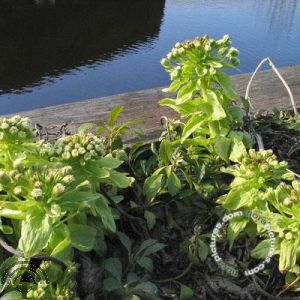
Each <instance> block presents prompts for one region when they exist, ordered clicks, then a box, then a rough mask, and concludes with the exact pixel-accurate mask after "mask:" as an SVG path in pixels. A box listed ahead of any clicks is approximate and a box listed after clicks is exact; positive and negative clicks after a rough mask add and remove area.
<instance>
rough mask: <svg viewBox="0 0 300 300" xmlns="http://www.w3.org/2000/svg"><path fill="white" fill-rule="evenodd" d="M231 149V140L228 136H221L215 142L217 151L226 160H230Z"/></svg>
mask: <svg viewBox="0 0 300 300" xmlns="http://www.w3.org/2000/svg"><path fill="white" fill-rule="evenodd" d="M230 150H231V140H230V139H228V138H226V137H220V138H218V139H217V140H216V142H215V151H216V153H217V154H218V155H219V156H220V157H221V158H222V159H223V160H225V161H226V162H229V155H230Z"/></svg>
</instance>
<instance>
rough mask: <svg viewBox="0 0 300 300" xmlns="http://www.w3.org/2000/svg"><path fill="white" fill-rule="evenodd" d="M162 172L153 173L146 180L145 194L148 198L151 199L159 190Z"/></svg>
mask: <svg viewBox="0 0 300 300" xmlns="http://www.w3.org/2000/svg"><path fill="white" fill-rule="evenodd" d="M162 177H163V175H162V174H156V175H152V176H151V177H148V178H147V179H146V180H145V183H144V186H143V194H144V195H145V196H146V200H147V201H149V200H151V199H152V198H153V197H154V196H155V195H156V194H157V193H158V191H159V189H160V188H161V185H162Z"/></svg>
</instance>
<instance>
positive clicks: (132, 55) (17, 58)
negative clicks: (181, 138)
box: [0, 0, 300, 114]
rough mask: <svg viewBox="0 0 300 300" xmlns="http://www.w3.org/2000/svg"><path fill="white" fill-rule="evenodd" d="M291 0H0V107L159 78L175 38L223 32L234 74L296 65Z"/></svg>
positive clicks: (298, 38) (298, 41)
mask: <svg viewBox="0 0 300 300" xmlns="http://www.w3.org/2000/svg"><path fill="white" fill-rule="evenodd" d="M299 2H300V0H288V1H287V0H227V1H226V0H214V1H213V0H166V1H165V0H35V1H33V0H1V3H0V114H5V113H13V112H17V111H24V110H28V109H33V108H38V107H45V106H49V105H55V104H61V103H68V102H73V101H77V100H83V99H88V98H95V97H101V96H106V95H113V94H117V93H122V92H128V91H134V90H141V89H146V88H151V87H157V86H163V85H167V84H168V83H169V78H168V75H167V74H166V73H165V72H164V71H163V69H162V67H161V66H160V63H159V61H160V59H161V58H162V57H163V56H165V54H166V53H167V52H168V51H169V50H170V48H172V46H173V45H174V44H175V43H176V42H177V41H181V40H185V39H189V38H194V37H195V36H197V35H203V34H209V35H210V36H212V37H215V38H219V37H221V36H223V34H225V33H228V34H230V35H231V37H232V41H233V45H234V46H236V47H237V48H238V49H239V50H240V52H241V56H240V59H241V66H240V69H239V70H238V71H237V72H249V71H252V70H253V69H254V68H255V66H256V65H257V63H258V62H259V61H260V60H261V59H262V58H264V57H266V56H269V57H271V58H272V60H273V61H274V63H275V64H276V65H277V66H279V67H281V66H287V65H295V64H300V4H299Z"/></svg>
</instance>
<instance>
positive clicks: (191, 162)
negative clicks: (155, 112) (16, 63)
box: [0, 35, 300, 300]
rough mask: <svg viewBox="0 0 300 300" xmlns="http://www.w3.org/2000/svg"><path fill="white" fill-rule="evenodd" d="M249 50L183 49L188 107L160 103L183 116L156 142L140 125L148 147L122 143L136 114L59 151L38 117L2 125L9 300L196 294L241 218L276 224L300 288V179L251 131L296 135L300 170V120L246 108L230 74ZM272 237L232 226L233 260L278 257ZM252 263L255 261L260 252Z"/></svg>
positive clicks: (197, 42)
mask: <svg viewBox="0 0 300 300" xmlns="http://www.w3.org/2000/svg"><path fill="white" fill-rule="evenodd" d="M238 55H239V52H238V50H237V49H235V48H234V47H232V46H231V41H230V38H229V36H228V35H225V36H224V37H223V38H221V39H219V40H214V39H212V38H209V37H208V36H204V37H198V38H196V39H194V40H190V41H185V42H182V43H177V44H176V45H175V47H174V48H173V49H172V50H171V52H170V53H169V54H167V57H166V58H164V59H163V60H162V61H161V63H162V65H163V66H164V68H165V70H166V71H167V72H168V73H170V78H171V81H172V82H171V84H170V86H169V87H168V88H167V89H166V91H168V92H172V93H175V95H174V99H173V98H166V99H163V100H161V102H160V103H161V105H163V106H167V107H170V108H171V109H173V110H175V111H176V112H177V113H178V119H176V120H170V119H168V118H166V117H164V118H162V121H164V131H163V132H162V134H161V136H160V138H159V140H158V141H157V142H154V143H152V144H144V143H143V141H142V137H143V133H142V132H141V130H139V129H135V132H136V134H137V136H138V141H137V143H136V144H134V145H133V146H132V147H130V148H126V147H125V146H124V144H123V140H122V136H123V135H125V134H127V133H128V131H129V130H130V129H131V128H132V127H133V126H135V125H137V124H138V123H139V122H137V121H128V122H125V123H119V122H118V118H119V116H120V114H121V113H122V111H123V109H124V108H123V107H115V108H113V110H112V111H111V113H110V114H109V118H108V121H107V122H104V123H102V124H100V126H99V127H98V128H97V129H96V130H95V131H93V133H92V132H91V130H92V129H94V128H95V127H96V125H95V124H91V123H89V124H84V125H82V126H81V127H80V128H79V131H78V133H76V134H73V135H71V136H65V137H62V138H59V139H58V140H56V141H54V142H53V143H48V142H45V141H43V140H40V141H37V140H36V139H35V131H34V129H33V126H32V125H31V122H30V120H29V119H28V118H24V117H20V116H15V117H12V118H1V119H0V244H1V245H2V246H3V247H4V249H5V250H6V251H4V250H3V251H0V262H1V266H0V293H1V296H2V295H3V297H4V299H24V298H26V299H45V300H46V299H49V300H51V299H60V300H71V299H87V300H93V299H124V300H141V299H146V300H158V299H164V298H170V299H171V298H172V299H180V300H183V299H193V297H194V296H195V297H197V296H198V295H199V291H200V289H199V285H198V283H199V282H201V284H202V280H203V278H202V277H201V278H200V277H199V274H202V273H203V272H206V268H207V265H208V264H209V263H208V260H207V257H208V256H209V254H210V248H209V244H208V243H209V238H210V237H211V233H212V230H213V224H214V222H215V220H216V219H217V218H219V217H220V216H222V215H223V214H224V213H226V212H236V211H239V210H242V211H251V212H253V213H255V214H256V215H257V216H260V217H262V218H263V219H264V220H266V222H267V223H269V224H271V229H272V231H273V232H274V235H275V239H276V242H275V255H276V256H277V259H278V260H279V263H278V267H279V268H278V269H279V271H280V272H282V273H283V272H286V273H287V276H286V282H287V283H291V282H292V283H291V287H292V286H293V287H294V286H295V285H296V284H297V283H299V281H300V277H299V273H300V265H299V253H300V252H299V249H300V236H299V230H300V221H299V220H300V184H299V181H297V180H295V178H297V177H298V175H297V174H295V173H293V172H292V171H290V169H289V167H290V165H289V164H288V162H289V163H290V160H288V162H285V161H284V160H283V159H282V157H281V156H280V157H279V156H277V155H275V154H274V153H273V150H271V149H270V150H263V151H257V150H255V149H250V148H253V147H255V140H253V139H252V136H251V135H250V134H249V133H253V132H254V133H256V131H259V132H260V133H261V134H262V135H263V138H264V137H265V136H266V135H268V134H269V135H270V134H271V135H272V134H273V133H275V134H282V130H283V129H284V130H287V132H289V133H291V134H292V135H293V138H292V139H290V140H292V141H293V145H290V144H289V150H288V151H287V153H288V154H287V156H286V157H287V158H288V159H289V158H291V157H292V159H293V161H297V159H298V150H299V145H298V144H299V138H298V137H297V134H298V133H299V126H298V125H299V119H298V117H297V116H295V117H291V116H289V115H286V114H282V113H279V112H275V115H273V116H271V117H270V116H267V117H259V118H258V117H254V118H252V116H251V114H250V113H249V102H248V101H247V99H242V102H243V107H240V106H239V105H238V104H237V102H236V101H237V100H238V96H237V94H236V93H235V91H234V89H233V86H232V84H231V81H230V77H229V76H228V75H227V74H226V71H227V70H229V69H232V68H235V67H237V66H238V64H239V59H238V58H237V56H238ZM272 148H273V146H272ZM274 148H276V147H274ZM249 149H250V150H249ZM275 151H276V149H275ZM276 154H280V151H277V152H276ZM293 167H294V165H293ZM222 234H224V232H223V233H222ZM267 234H268V232H267V229H266V228H265V227H264V226H262V224H260V223H259V222H258V221H257V220H254V219H253V220H252V219H249V218H246V217H239V218H234V219H231V220H230V222H229V225H228V228H227V238H228V240H229V244H230V246H229V251H231V250H232V248H233V246H234V243H235V242H240V241H245V239H247V240H251V243H253V244H254V246H255V247H254V249H253V250H252V251H248V248H247V249H246V251H245V252H250V253H248V254H249V255H250V254H251V256H252V259H253V258H259V259H262V258H265V257H266V256H267V255H268V249H269V247H270V244H269V241H268V235H267ZM219 242H220V241H219V240H218V243H219ZM223 249H225V248H223ZM237 252H238V251H237ZM238 254H239V255H238V263H239V264H240V265H242V264H246V265H248V264H249V256H248V257H247V260H246V261H245V259H244V258H243V259H244V260H243V261H242V260H239V259H240V256H241V255H240V252H238ZM194 266H197V267H198V268H200V272H199V269H197V272H194V269H193V267H194ZM209 268H210V267H209ZM210 269H211V268H210ZM179 270H182V271H180V272H179ZM266 271H267V272H269V273H271V274H272V272H273V271H274V270H273V271H271V269H268V270H266ZM267 272H266V273H267ZM166 275H168V276H169V278H165V277H166ZM206 275H207V274H206ZM188 276H189V277H188ZM207 276H208V275H207ZM207 276H206V277H207ZM206 277H205V278H206ZM262 278H263V277H262ZM199 279H200V280H199ZM205 280H206V279H205ZM268 282H269V280H268ZM170 283H172V284H170ZM208 283H209V282H208ZM165 285H168V288H165V287H166V286H165ZM208 285H209V284H208ZM191 286H193V288H192V287H191ZM224 286H225V285H224ZM170 287H172V289H171V291H169V290H170ZM289 288H290V287H289ZM202 292H203V290H202V286H201V293H202ZM207 295H208V297H211V295H216V293H215V291H212V292H211V291H210V292H208V293H207ZM235 298H237V297H235ZM1 299H2V298H1Z"/></svg>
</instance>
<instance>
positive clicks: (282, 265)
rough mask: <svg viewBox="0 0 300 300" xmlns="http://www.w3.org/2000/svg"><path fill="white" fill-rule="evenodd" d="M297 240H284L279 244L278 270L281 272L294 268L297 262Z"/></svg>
mask: <svg viewBox="0 0 300 300" xmlns="http://www.w3.org/2000/svg"><path fill="white" fill-rule="evenodd" d="M298 245H299V239H297V240H286V239H284V240H283V241H282V242H281V244H280V256H279V270H280V271H281V272H284V271H287V270H289V269H291V268H292V267H294V266H295V264H296V261H297V248H298Z"/></svg>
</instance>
